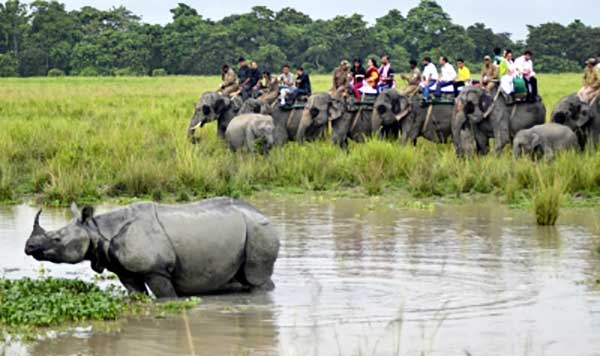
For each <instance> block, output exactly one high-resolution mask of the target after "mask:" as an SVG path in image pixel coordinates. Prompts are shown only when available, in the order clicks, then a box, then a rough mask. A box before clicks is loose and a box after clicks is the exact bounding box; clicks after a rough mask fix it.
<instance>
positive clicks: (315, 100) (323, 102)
mask: <svg viewBox="0 0 600 356" xmlns="http://www.w3.org/2000/svg"><path fill="white" fill-rule="evenodd" d="M344 111H345V107H344V102H343V101H342V100H340V99H338V98H334V97H333V96H331V95H330V94H329V93H318V94H313V95H311V96H310V97H309V98H308V101H307V102H306V106H305V107H304V110H303V111H302V117H301V118H300V123H299V124H298V131H297V134H296V141H298V142H304V141H314V140H316V139H318V138H319V137H321V136H323V134H324V133H325V130H326V129H327V124H328V123H329V121H335V120H337V119H339V118H340V117H342V115H343V114H344Z"/></svg>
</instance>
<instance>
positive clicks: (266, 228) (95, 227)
mask: <svg viewBox="0 0 600 356" xmlns="http://www.w3.org/2000/svg"><path fill="white" fill-rule="evenodd" d="M71 209H72V210H73V214H75V219H74V220H73V221H72V222H71V223H70V224H69V225H67V226H65V227H63V228H61V229H59V230H56V231H45V230H44V229H43V228H42V227H41V226H40V224H39V217H40V213H41V210H40V211H39V212H38V214H37V215H36V218H35V222H34V226H33V232H32V234H31V236H30V237H29V239H28V240H27V244H26V246H25V253H26V254H27V255H30V256H33V257H34V258H35V259H36V260H39V261H50V262H54V263H72V264H73V263H79V262H82V261H85V260H89V261H91V265H92V268H93V269H94V271H96V272H98V273H101V272H102V271H104V269H107V270H109V271H112V272H114V273H115V274H116V275H117V276H118V277H119V280H120V281H121V283H123V285H124V286H125V287H126V288H127V290H128V291H130V292H142V293H146V285H147V286H148V287H149V289H150V290H151V291H152V293H154V295H155V296H156V297H158V298H172V297H177V296H188V295H196V294H202V293H208V292H213V291H216V290H219V289H221V288H223V287H224V286H225V285H226V284H228V283H230V282H239V283H241V284H242V285H244V286H248V287H251V288H261V289H272V288H273V287H274V285H273V282H272V281H271V275H272V274H273V265H274V264H275V260H276V259H277V253H278V251H279V239H278V237H277V234H276V233H275V231H274V229H273V227H272V226H271V223H270V222H269V220H268V219H267V218H266V217H265V216H264V215H262V214H261V213H260V212H259V211H258V210H256V209H255V208H254V207H252V206H251V205H249V204H247V203H245V202H243V201H240V200H234V199H228V198H216V199H210V200H204V201H201V202H198V203H193V204H186V205H161V204H156V203H138V204H133V205H130V206H127V207H124V208H122V209H119V210H115V211H113V212H110V213H106V214H101V215H97V216H94V209H93V208H91V207H85V208H84V209H83V210H82V211H81V213H79V211H78V210H77V207H76V206H75V205H73V206H72V207H71Z"/></svg>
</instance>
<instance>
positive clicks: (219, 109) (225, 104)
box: [215, 97, 231, 115]
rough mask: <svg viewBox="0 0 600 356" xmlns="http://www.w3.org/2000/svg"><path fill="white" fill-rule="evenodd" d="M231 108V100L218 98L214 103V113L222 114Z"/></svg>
mask: <svg viewBox="0 0 600 356" xmlns="http://www.w3.org/2000/svg"><path fill="white" fill-rule="evenodd" d="M230 106H231V100H229V99H228V98H225V97H220V98H218V99H217V100H216V101H215V113H217V115H221V114H223V113H224V112H225V111H227V109H229V107H230Z"/></svg>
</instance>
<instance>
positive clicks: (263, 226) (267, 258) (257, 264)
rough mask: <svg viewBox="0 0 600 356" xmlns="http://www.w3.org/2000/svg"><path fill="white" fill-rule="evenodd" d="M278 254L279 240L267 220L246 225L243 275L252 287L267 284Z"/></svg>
mask: <svg viewBox="0 0 600 356" xmlns="http://www.w3.org/2000/svg"><path fill="white" fill-rule="evenodd" d="M278 253H279V239H278V238H277V234H276V233H275V231H274V230H273V227H272V226H271V224H270V222H269V221H268V220H266V219H265V220H264V221H260V222H253V223H250V224H248V227H247V236H246V262H245V264H244V275H245V276H246V280H247V281H248V282H249V283H250V284H251V285H253V286H262V285H264V284H265V283H267V282H269V280H270V278H271V275H272V274H273V267H274V265H275V260H277V254H278Z"/></svg>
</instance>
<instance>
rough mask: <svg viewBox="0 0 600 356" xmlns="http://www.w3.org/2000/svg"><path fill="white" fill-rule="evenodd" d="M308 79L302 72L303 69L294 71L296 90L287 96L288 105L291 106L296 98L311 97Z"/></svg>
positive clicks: (299, 68)
mask: <svg viewBox="0 0 600 356" xmlns="http://www.w3.org/2000/svg"><path fill="white" fill-rule="evenodd" d="M311 92H312V90H311V86H310V77H309V76H308V74H307V73H305V72H304V68H302V67H298V68H297V69H296V90H294V91H293V92H292V93H291V94H290V96H289V99H290V101H289V104H293V103H294V102H295V101H296V98H298V96H300V95H302V96H310V95H311Z"/></svg>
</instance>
